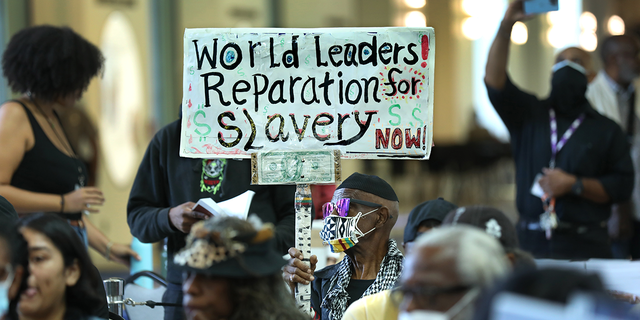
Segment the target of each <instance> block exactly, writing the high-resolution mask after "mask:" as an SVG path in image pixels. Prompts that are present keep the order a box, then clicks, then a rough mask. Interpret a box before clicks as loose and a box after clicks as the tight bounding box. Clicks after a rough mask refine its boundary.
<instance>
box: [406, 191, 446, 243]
mask: <svg viewBox="0 0 640 320" xmlns="http://www.w3.org/2000/svg"><path fill="white" fill-rule="evenodd" d="M456 208H458V206H456V205H455V204H453V203H451V202H449V201H446V200H444V199H442V198H438V199H435V200H429V201H425V202H423V203H421V204H419V205H417V206H416V207H415V208H413V210H411V212H410V213H409V220H408V221H407V225H406V226H405V227H404V243H407V242H411V241H414V240H415V239H416V238H417V237H418V227H420V224H421V223H422V222H423V221H426V220H430V219H431V220H436V221H438V222H442V220H444V217H445V216H446V215H447V213H449V212H450V211H451V210H455V209H456Z"/></svg>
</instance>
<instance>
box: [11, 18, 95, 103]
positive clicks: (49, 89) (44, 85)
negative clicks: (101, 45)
mask: <svg viewBox="0 0 640 320" xmlns="http://www.w3.org/2000/svg"><path fill="white" fill-rule="evenodd" d="M103 63H104V57H103V56H102V53H101V52H100V50H99V49H98V48H97V47H96V46H94V45H93V44H91V43H89V42H88V41H87V40H86V39H84V38H83V37H81V36H80V35H78V34H77V33H75V32H74V31H73V30H71V29H70V28H68V27H62V28H60V27H53V26H46V25H45V26H36V27H30V28H25V29H22V30H20V31H18V32H17V33H16V34H15V35H14V36H13V37H11V40H10V41H9V43H8V44H7V48H6V50H5V52H4V55H3V56H2V71H3V73H4V76H5V77H6V78H7V80H8V83H9V86H11V88H12V89H13V90H14V91H16V92H19V93H27V92H30V93H31V94H33V95H34V97H37V98H39V99H42V100H45V101H54V100H56V99H57V98H60V97H63V96H66V95H69V94H73V93H76V92H77V91H79V90H80V91H84V90H85V89H87V87H88V86H89V81H91V78H93V77H94V76H96V75H97V74H98V72H100V70H101V69H102V67H103Z"/></svg>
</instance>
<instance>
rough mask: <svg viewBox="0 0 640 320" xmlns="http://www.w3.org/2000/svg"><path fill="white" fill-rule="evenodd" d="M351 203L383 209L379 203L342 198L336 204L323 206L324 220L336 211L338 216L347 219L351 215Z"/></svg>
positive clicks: (331, 203) (329, 203)
mask: <svg viewBox="0 0 640 320" xmlns="http://www.w3.org/2000/svg"><path fill="white" fill-rule="evenodd" d="M351 202H353V203H357V204H361V205H363V206H367V207H372V208H380V207H382V205H381V204H377V203H373V202H369V201H364V200H358V199H351V198H342V199H340V200H338V201H336V203H333V202H327V203H325V204H323V205H322V218H326V217H328V216H329V215H331V213H333V211H334V210H335V211H336V212H338V216H340V217H346V216H347V214H348V213H349V205H350V204H351Z"/></svg>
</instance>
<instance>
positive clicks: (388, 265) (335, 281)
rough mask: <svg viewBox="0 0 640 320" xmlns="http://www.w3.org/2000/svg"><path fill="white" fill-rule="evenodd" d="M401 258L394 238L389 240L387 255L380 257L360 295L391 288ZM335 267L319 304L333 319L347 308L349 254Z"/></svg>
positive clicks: (349, 276) (336, 319) (339, 317)
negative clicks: (369, 280)
mask: <svg viewBox="0 0 640 320" xmlns="http://www.w3.org/2000/svg"><path fill="white" fill-rule="evenodd" d="M402 260H403V256H402V253H401V252H400V250H398V245H397V244H396V242H395V240H393V239H391V240H389V248H388V249H387V255H386V256H385V257H384V259H382V263H381V264H380V271H378V275H377V276H376V280H375V281H374V282H373V284H371V285H370V286H369V288H367V290H366V291H365V292H364V293H363V294H362V296H363V297H365V296H368V295H371V294H374V293H378V292H380V291H384V290H388V289H391V288H392V287H393V285H394V284H395V283H396V280H397V279H398V278H399V277H400V272H402ZM337 268H338V271H337V272H336V273H335V274H334V275H333V276H332V277H331V279H330V280H329V288H330V289H329V291H327V295H326V296H325V297H324V299H323V300H322V304H321V305H320V308H326V309H328V310H329V318H330V319H333V320H339V319H342V315H343V314H344V312H345V310H347V301H348V299H349V294H348V293H347V290H346V289H347V286H348V285H349V281H350V280H351V259H350V258H349V256H347V255H345V256H344V259H342V261H340V262H339V263H338V267H337ZM352 298H354V299H352V300H356V299H355V298H356V297H352ZM357 298H360V297H357Z"/></svg>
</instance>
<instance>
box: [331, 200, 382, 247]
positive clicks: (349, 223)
mask: <svg viewBox="0 0 640 320" xmlns="http://www.w3.org/2000/svg"><path fill="white" fill-rule="evenodd" d="M353 200H356V199H348V198H345V199H340V200H338V203H337V204H335V205H334V204H332V203H327V204H325V205H324V206H323V211H324V216H325V218H324V225H323V226H322V231H320V238H322V241H323V242H324V243H325V244H328V245H329V246H330V247H331V252H334V253H335V252H344V251H347V250H348V249H350V248H353V247H354V246H355V245H356V244H358V239H359V238H362V237H364V236H365V235H366V234H368V233H370V232H371V231H373V230H375V228H373V229H371V230H369V231H367V232H362V231H361V230H360V229H359V228H358V222H359V221H360V218H362V217H364V216H366V215H368V214H370V213H372V212H375V211H376V210H378V209H379V207H382V205H379V204H375V203H370V202H367V203H366V204H365V203H363V204H364V205H367V206H372V207H378V208H376V209H373V210H371V211H369V212H367V213H362V212H358V214H357V215H356V216H355V217H347V216H346V215H347V213H348V211H349V203H350V201H353ZM353 202H354V203H360V202H365V201H361V200H356V201H353ZM326 207H331V208H333V210H336V211H337V213H338V215H331V212H328V209H324V208H326ZM333 210H331V211H333Z"/></svg>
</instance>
